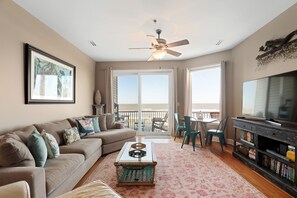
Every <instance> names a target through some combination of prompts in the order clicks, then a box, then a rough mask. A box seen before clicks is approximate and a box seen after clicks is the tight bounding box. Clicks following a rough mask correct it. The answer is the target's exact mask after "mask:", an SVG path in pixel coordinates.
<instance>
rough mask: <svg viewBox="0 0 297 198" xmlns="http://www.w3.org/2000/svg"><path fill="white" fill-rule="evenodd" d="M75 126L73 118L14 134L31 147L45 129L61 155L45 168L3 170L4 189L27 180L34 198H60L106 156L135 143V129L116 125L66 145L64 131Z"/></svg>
mask: <svg viewBox="0 0 297 198" xmlns="http://www.w3.org/2000/svg"><path fill="white" fill-rule="evenodd" d="M74 125H75V122H74V120H73V119H65V120H60V121H56V122H49V123H43V124H34V125H31V126H28V127H25V128H23V129H19V130H16V131H14V133H15V134H17V135H18V136H19V137H20V138H21V140H22V141H23V143H24V144H27V140H28V137H29V136H30V134H31V133H32V132H33V131H34V130H38V131H42V130H45V131H46V132H47V133H50V134H52V135H53V136H54V137H55V139H56V140H57V143H58V144H59V148H60V153H61V154H60V155H59V156H58V157H57V158H53V159H47V161H46V164H45V166H44V167H43V168H40V167H32V166H31V167H0V186H2V185H5V184H9V183H12V182H16V181H20V180H25V181H27V182H28V184H29V186H30V192H31V197H33V198H34V197H35V198H42V197H56V196H58V195H61V194H63V193H65V192H68V191H70V190H72V189H73V187H74V186H75V185H76V184H77V183H78V182H79V180H80V179H81V178H82V177H83V176H84V175H85V174H86V172H87V171H88V170H89V169H90V168H91V167H92V166H93V164H94V163H95V162H96V161H97V160H98V159H99V158H100V156H101V155H102V154H107V153H110V152H114V151H117V150H120V149H121V148H122V146H123V145H124V143H125V142H127V141H135V135H136V132H135V131H134V130H132V129H128V128H123V127H122V125H120V124H114V125H113V126H112V128H108V127H107V130H106V131H102V132H100V133H95V134H92V135H87V136H85V137H82V139H80V140H78V141H76V142H73V143H72V144H70V145H65V143H64V140H63V131H64V129H67V128H71V127H73V126H74ZM0 138H1V137H0Z"/></svg>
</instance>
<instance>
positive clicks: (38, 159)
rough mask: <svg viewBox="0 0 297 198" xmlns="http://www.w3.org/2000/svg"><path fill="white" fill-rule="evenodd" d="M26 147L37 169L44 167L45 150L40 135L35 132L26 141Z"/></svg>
mask: <svg viewBox="0 0 297 198" xmlns="http://www.w3.org/2000/svg"><path fill="white" fill-rule="evenodd" d="M28 147H29V150H30V151H31V153H32V155H33V157H34V159H35V163H36V166H37V167H44V165H45V163H46V159H47V148H46V144H45V142H44V140H43V138H42V136H41V134H40V133H39V132H38V131H37V130H35V131H34V132H33V133H32V134H31V135H30V137H29V139H28Z"/></svg>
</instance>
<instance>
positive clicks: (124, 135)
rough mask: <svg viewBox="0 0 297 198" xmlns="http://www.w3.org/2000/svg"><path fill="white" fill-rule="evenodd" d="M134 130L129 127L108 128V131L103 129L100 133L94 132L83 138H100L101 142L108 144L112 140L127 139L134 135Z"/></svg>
mask: <svg viewBox="0 0 297 198" xmlns="http://www.w3.org/2000/svg"><path fill="white" fill-rule="evenodd" d="M135 135H136V131H134V130H133V129H129V128H124V129H110V130H108V131H104V132H101V133H95V134H92V135H88V136H84V137H83V138H101V139H102V144H103V145H105V144H110V143H113V142H118V141H122V140H125V139H129V138H132V137H135Z"/></svg>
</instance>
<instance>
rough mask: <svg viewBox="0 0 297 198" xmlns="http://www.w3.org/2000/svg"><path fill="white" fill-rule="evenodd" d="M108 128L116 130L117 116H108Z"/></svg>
mask: <svg viewBox="0 0 297 198" xmlns="http://www.w3.org/2000/svg"><path fill="white" fill-rule="evenodd" d="M106 128H107V129H114V128H115V115H114V114H111V113H107V114H106Z"/></svg>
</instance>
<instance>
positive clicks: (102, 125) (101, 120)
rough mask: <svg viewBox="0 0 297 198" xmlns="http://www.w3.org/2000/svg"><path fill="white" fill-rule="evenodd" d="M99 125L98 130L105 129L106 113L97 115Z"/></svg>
mask: <svg viewBox="0 0 297 198" xmlns="http://www.w3.org/2000/svg"><path fill="white" fill-rule="evenodd" d="M99 126H100V131H106V130H107V127H106V115H104V114H103V115H99Z"/></svg>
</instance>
